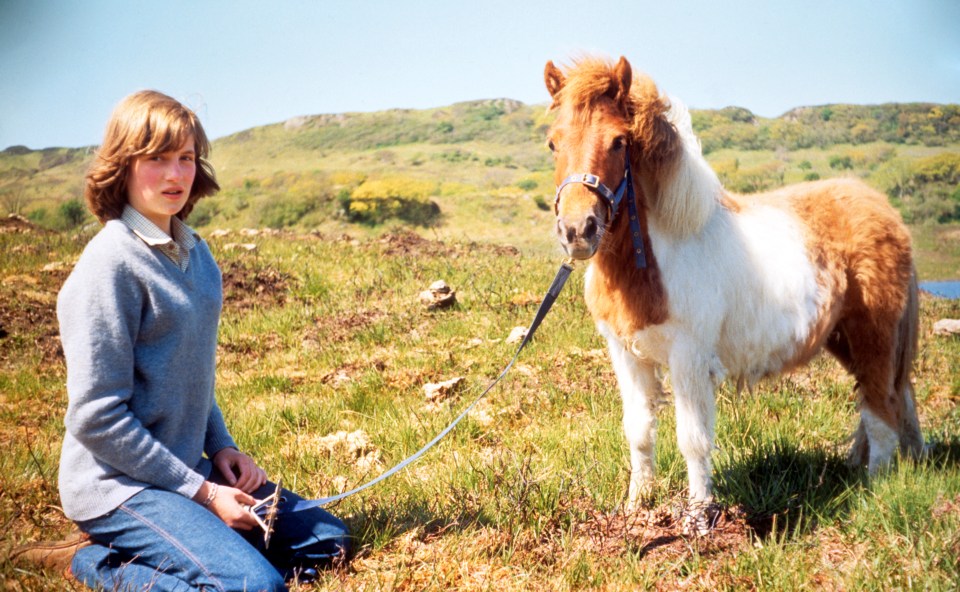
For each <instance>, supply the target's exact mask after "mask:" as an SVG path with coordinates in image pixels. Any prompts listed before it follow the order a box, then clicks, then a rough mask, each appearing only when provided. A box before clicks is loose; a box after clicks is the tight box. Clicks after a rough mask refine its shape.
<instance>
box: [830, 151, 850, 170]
mask: <svg viewBox="0 0 960 592" xmlns="http://www.w3.org/2000/svg"><path fill="white" fill-rule="evenodd" d="M830 168H831V169H852V168H853V159H852V158H851V157H850V156H849V155H843V156H841V155H839V154H834V155H833V156H831V157H830Z"/></svg>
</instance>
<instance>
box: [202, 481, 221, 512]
mask: <svg viewBox="0 0 960 592" xmlns="http://www.w3.org/2000/svg"><path fill="white" fill-rule="evenodd" d="M218 489H220V486H219V485H217V484H216V483H211V484H210V493H208V494H207V499H205V500H203V502H201V504H200V505H202V506H203V507H204V508H206V507H208V506H209V505H210V504H212V503H213V499H214V498H215V497H217V490H218Z"/></svg>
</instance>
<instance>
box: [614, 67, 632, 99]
mask: <svg viewBox="0 0 960 592" xmlns="http://www.w3.org/2000/svg"><path fill="white" fill-rule="evenodd" d="M613 74H614V76H615V77H616V80H617V86H618V88H617V92H616V96H615V97H614V100H616V101H617V102H618V103H623V102H624V101H625V100H626V98H627V97H628V96H630V84H631V83H632V82H633V70H632V69H631V68H630V62H628V61H627V58H625V57H623V56H620V60H619V61H618V62H617V65H616V66H614V67H613Z"/></svg>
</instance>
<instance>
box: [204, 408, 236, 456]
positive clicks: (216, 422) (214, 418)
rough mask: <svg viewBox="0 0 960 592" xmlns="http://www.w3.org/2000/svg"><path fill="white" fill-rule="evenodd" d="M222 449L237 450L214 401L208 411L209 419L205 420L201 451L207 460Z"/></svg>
mask: <svg viewBox="0 0 960 592" xmlns="http://www.w3.org/2000/svg"><path fill="white" fill-rule="evenodd" d="M224 448H237V444H236V443H235V442H234V441H233V438H232V437H231V436H230V432H229V431H228V430H227V424H226V423H225V422H224V421H223V413H221V412H220V406H219V405H217V403H216V401H214V403H213V408H212V409H210V418H209V419H208V420H207V435H206V438H205V439H204V442H203V451H204V452H205V453H206V454H207V456H208V457H209V458H213V457H214V456H216V454H217V453H218V452H220V451H221V450H223V449H224Z"/></svg>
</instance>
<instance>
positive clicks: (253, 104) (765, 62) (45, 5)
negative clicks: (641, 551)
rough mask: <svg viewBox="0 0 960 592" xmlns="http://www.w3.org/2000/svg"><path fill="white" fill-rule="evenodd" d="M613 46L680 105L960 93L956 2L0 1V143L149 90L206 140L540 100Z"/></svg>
mask: <svg viewBox="0 0 960 592" xmlns="http://www.w3.org/2000/svg"><path fill="white" fill-rule="evenodd" d="M584 51H586V52H591V53H600V54H604V55H609V56H612V57H618V56H620V55H625V56H626V57H627V58H628V59H629V60H630V61H631V63H632V64H633V66H634V68H635V69H637V70H642V71H645V72H647V73H648V74H650V75H652V76H653V78H654V79H655V80H656V81H657V82H658V83H659V85H660V87H661V88H662V89H664V90H665V91H666V92H668V93H669V94H671V95H673V96H676V97H678V98H679V99H681V100H683V101H684V102H685V103H687V104H688V105H689V106H691V107H694V108H719V107H724V106H728V105H737V106H742V107H746V108H748V109H750V110H751V111H753V112H754V113H757V114H759V115H764V116H777V115H780V114H782V113H783V112H785V111H787V110H788V109H791V108H793V107H796V106H801V105H818V104H824V103H839V102H847V103H882V102H889V101H904V102H905V101H930V102H939V103H956V102H960V0H776V1H774V0H744V1H718V0H710V1H708V0H702V1H692V0H659V1H657V2H651V1H647V0H632V1H628V0H623V1H619V2H614V1H609V0H578V1H572V0H534V1H527V0H473V1H469V2H464V1H458V0H423V1H412V0H408V1H400V0H392V1H390V0H336V1H327V0H313V1H307V0H303V1H293V2H284V1H282V0H277V1H263V0H258V1H247V0H189V1H188V0H162V1H152V2H142V1H140V0H115V1H107V0H82V1H81V0H77V1H72V0H63V1H54V0H0V149H3V148H5V147H7V146H11V145H15V144H23V145H26V146H29V147H30V148H44V147H50V146H71V147H73V146H87V145H94V144H98V143H99V142H100V139H101V135H102V133H103V128H104V124H105V122H106V119H107V117H108V116H109V114H110V111H111V110H112V108H113V106H114V105H115V104H116V103H117V101H119V100H120V99H121V98H122V97H123V96H125V95H127V94H129V93H131V92H133V91H135V90H139V89H143V88H156V89H158V90H161V91H163V92H166V93H167V94H170V95H172V96H174V97H176V98H178V99H180V100H182V101H184V102H186V103H187V104H188V105H190V106H192V107H193V108H194V109H196V110H197V111H198V113H199V114H200V117H201V120H202V121H203V123H204V126H205V127H206V128H207V131H208V133H209V134H210V135H211V136H212V137H214V138H216V137H220V136H224V135H227V134H230V133H233V132H236V131H239V130H242V129H246V128H249V127H253V126H256V125H263V124H267V123H275V122H279V121H283V120H285V119H287V118H289V117H292V116H295V115H308V114H318V113H339V112H345V111H377V110H381V109H389V108H395V107H401V108H429V107H439V106H444V105H449V104H451V103H454V102H457V101H466V100H473V99H484V98H494V97H509V98H513V99H519V100H521V101H523V102H525V103H541V102H545V101H546V100H547V93H546V90H544V87H543V78H542V73H543V66H544V63H545V62H546V61H547V60H548V59H552V60H554V61H557V62H563V61H566V60H568V59H569V58H570V57H571V56H573V55H575V54H576V53H577V52H584Z"/></svg>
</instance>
